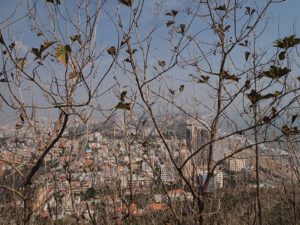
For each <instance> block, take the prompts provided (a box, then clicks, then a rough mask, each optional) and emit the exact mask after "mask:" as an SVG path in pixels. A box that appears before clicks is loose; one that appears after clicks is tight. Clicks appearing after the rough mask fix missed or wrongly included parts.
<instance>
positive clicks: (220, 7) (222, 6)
mask: <svg viewBox="0 0 300 225" xmlns="http://www.w3.org/2000/svg"><path fill="white" fill-rule="evenodd" d="M215 10H222V11H224V10H226V6H225V5H221V6H218V7H216V8H215Z"/></svg>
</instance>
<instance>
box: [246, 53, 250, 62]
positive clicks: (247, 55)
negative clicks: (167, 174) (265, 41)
mask: <svg viewBox="0 0 300 225" xmlns="http://www.w3.org/2000/svg"><path fill="white" fill-rule="evenodd" d="M249 56H250V52H248V51H247V52H245V60H246V62H247V61H248V58H249Z"/></svg>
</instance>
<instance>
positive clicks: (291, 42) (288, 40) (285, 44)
mask: <svg viewBox="0 0 300 225" xmlns="http://www.w3.org/2000/svg"><path fill="white" fill-rule="evenodd" d="M298 44H300V38H296V36H295V35H291V36H288V37H285V38H284V39H279V40H276V41H275V45H274V46H275V47H277V48H283V49H288V48H292V47H295V46H296V45H298Z"/></svg>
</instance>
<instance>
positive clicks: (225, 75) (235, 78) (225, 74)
mask: <svg viewBox="0 0 300 225" xmlns="http://www.w3.org/2000/svg"><path fill="white" fill-rule="evenodd" d="M221 76H222V78H224V79H226V80H233V81H236V82H238V81H239V79H240V78H239V77H237V76H236V75H231V74H229V73H228V72H227V71H224V72H223V73H222V74H221Z"/></svg>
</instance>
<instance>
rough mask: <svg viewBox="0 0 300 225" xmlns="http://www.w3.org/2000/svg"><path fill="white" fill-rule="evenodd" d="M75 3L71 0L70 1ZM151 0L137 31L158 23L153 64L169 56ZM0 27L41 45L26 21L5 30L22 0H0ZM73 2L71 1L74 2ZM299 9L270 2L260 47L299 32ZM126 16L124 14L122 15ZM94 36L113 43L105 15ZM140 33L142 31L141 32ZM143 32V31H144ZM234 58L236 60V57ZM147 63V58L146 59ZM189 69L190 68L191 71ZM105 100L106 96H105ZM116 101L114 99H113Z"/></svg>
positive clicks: (169, 1) (294, 3) (175, 3)
mask: <svg viewBox="0 0 300 225" xmlns="http://www.w3.org/2000/svg"><path fill="white" fill-rule="evenodd" d="M61 1H69V2H70V1H73V0H61ZM187 1H188V0H182V1H180V0H166V1H165V6H164V7H165V8H164V9H163V11H164V12H165V10H166V9H176V10H183V9H184V8H185V4H184V2H187ZM74 2H75V0H74ZM109 2H110V3H111V4H109V5H107V6H106V10H110V9H111V8H115V7H116V6H117V0H113V1H109ZM153 2H155V1H152V0H146V1H145V4H146V5H145V10H144V12H143V16H142V24H143V25H144V26H143V28H141V31H142V33H143V31H145V33H147V31H148V30H149V29H150V28H151V27H152V26H153V25H154V24H158V23H161V25H162V29H161V32H157V33H156V34H155V36H154V40H155V42H154V43H155V45H156V46H155V47H157V49H153V52H152V53H153V59H152V63H153V64H155V62H156V61H155V59H159V58H168V55H169V52H170V51H169V50H170V49H169V46H168V45H166V44H165V41H164V38H165V37H166V35H167V31H166V29H165V26H164V23H165V22H166V21H167V18H166V17H165V16H163V15H162V16H160V17H158V18H156V17H155V15H154V9H156V6H155V4H153ZM256 2H257V4H261V3H262V2H266V0H257V1H256ZM0 4H1V5H0V6H1V7H0V22H1V24H0V29H1V30H3V29H4V30H5V31H6V32H9V34H8V33H4V35H5V37H6V38H8V37H10V39H11V40H17V41H19V42H22V43H23V44H24V48H25V49H26V46H28V48H29V49H30V48H31V47H37V46H39V45H40V44H41V42H42V41H41V40H40V39H39V38H38V37H36V35H35V34H33V33H32V32H31V31H30V30H29V29H28V26H27V25H28V21H26V20H21V21H19V22H17V23H15V24H14V25H13V26H12V27H11V28H10V29H9V30H7V29H6V27H7V23H9V22H10V21H11V20H8V21H5V19H6V18H7V17H8V16H9V15H11V13H12V12H13V9H14V7H15V5H16V4H20V7H18V9H17V11H16V13H15V15H14V17H13V18H12V19H16V18H22V16H24V10H23V8H24V7H25V6H26V1H24V0H20V1H17V0H0ZM74 5H75V4H74ZM40 10H41V12H43V11H44V9H43V8H42V7H41V8H40ZM299 12H300V1H299V0H286V1H285V2H283V3H280V4H274V5H272V7H271V10H270V11H269V13H268V18H269V21H268V23H269V25H268V27H267V30H266V32H265V33H264V36H263V37H264V38H262V39H261V42H260V43H259V44H260V45H261V46H262V47H267V48H269V47H272V45H273V44H272V43H273V41H275V40H276V39H277V38H278V37H279V36H280V37H284V36H286V35H290V34H293V33H295V34H296V35H297V34H298V32H299V29H300V24H299V22H300V21H299V19H300V18H299V15H300V14H299ZM126 14H128V9H127V8H126V7H121V15H122V16H124V15H126ZM125 17H126V16H124V18H125ZM184 19H185V17H184V16H182V15H180V14H179V15H178V16H177V17H176V20H178V21H182V20H184ZM43 22H44V23H45V26H46V25H47V20H46V19H45V18H44V20H43ZM98 27H99V28H98V37H97V47H98V48H99V50H105V49H106V48H108V47H109V46H112V45H116V44H117V42H116V38H117V37H116V35H115V29H114V27H113V26H112V23H111V21H110V19H109V18H108V17H107V16H104V17H103V18H101V19H100V23H99V25H98ZM197 29H199V27H198V26H197V24H195V25H194V26H193V27H192V28H191V31H192V32H195V31H196V30H197ZM159 31H160V30H159ZM142 35H143V34H142ZM144 35H145V34H144ZM237 58H239V59H241V57H240V56H239V55H237ZM239 59H238V60H239ZM109 60H111V58H108V57H107V58H104V59H103V61H102V62H103V66H104V67H105V63H107V62H109ZM150 62H151V61H150ZM183 72H185V73H186V74H185V75H187V74H188V72H186V71H183V70H182V69H180V68H176V69H175V70H173V71H172V74H168V75H170V76H171V75H172V76H173V81H172V82H171V84H170V85H171V87H172V85H173V86H178V85H179V84H180V83H181V81H180V79H182V80H186V79H187V76H185V77H184V78H182V73H183ZM191 72H193V71H191ZM111 82H112V81H111V78H110V80H108V81H107V83H106V84H108V86H109V84H111ZM106 101H107V99H106ZM115 101H117V100H115ZM113 104H115V103H114V102H112V103H110V102H107V107H111V106H112V105H113ZM7 119H8V118H7V116H4V115H0V120H7Z"/></svg>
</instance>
